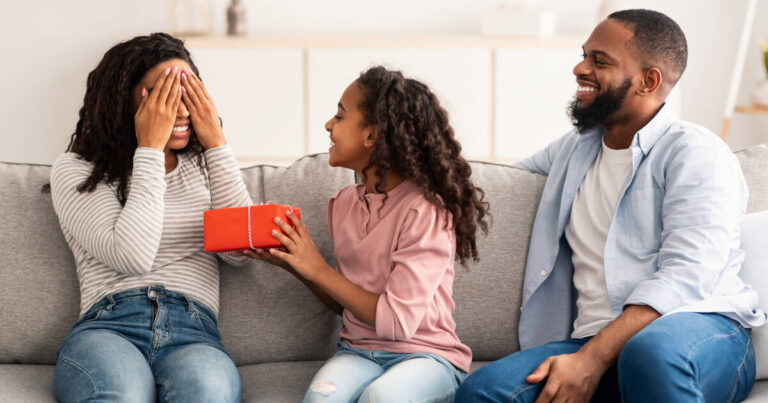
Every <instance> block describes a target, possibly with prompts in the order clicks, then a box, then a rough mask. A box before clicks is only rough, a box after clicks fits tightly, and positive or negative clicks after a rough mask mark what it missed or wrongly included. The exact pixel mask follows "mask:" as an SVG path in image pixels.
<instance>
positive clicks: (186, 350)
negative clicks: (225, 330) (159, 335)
mask: <svg viewBox="0 0 768 403" xmlns="http://www.w3.org/2000/svg"><path fill="white" fill-rule="evenodd" d="M155 381H156V382H157V385H158V395H159V396H160V397H161V398H162V397H164V396H165V397H170V396H174V397H175V398H177V399H178V400H179V401H193V400H202V401H211V402H239V401H240V399H241V386H240V374H239V373H238V371H237V367H236V366H235V364H234V362H232V359H231V358H230V357H229V355H227V354H226V353H224V352H223V351H221V350H219V349H217V348H215V347H212V346H208V345H190V346H187V347H183V348H180V349H177V350H175V351H173V352H172V353H170V354H169V355H168V356H166V357H164V358H163V359H162V361H160V362H158V363H157V365H156V366H155ZM187 398H189V399H191V400H186V399H187ZM177 399H173V400H177ZM161 400H162V399H161Z"/></svg>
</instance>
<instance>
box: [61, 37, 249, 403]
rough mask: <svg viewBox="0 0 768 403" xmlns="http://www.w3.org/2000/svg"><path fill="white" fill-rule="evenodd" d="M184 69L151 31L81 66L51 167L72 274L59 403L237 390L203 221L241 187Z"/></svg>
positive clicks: (183, 54)
mask: <svg viewBox="0 0 768 403" xmlns="http://www.w3.org/2000/svg"><path fill="white" fill-rule="evenodd" d="M196 73H197V67H195V65H194V63H193V62H192V59H191V58H190V55H189V52H188V51H187V49H185V48H184V44H183V43H182V42H181V41H180V40H178V39H176V38H173V37H171V36H170V35H167V34H152V35H149V36H140V37H136V38H133V39H131V40H129V41H127V42H123V43H120V44H118V45H116V46H115V47H113V48H112V49H110V50H109V51H108V52H107V53H106V54H105V55H104V58H103V59H102V60H101V62H100V63H99V65H98V66H97V67H96V68H95V69H94V70H93V71H92V72H91V73H90V74H89V75H88V83H87V88H86V92H85V100H84V105H83V107H82V109H80V120H79V121H78V122H77V127H76V129H75V133H74V134H73V135H72V139H71V141H70V143H69V146H68V147H67V152H66V153H64V154H62V155H61V156H60V157H59V158H58V159H57V160H56V162H55V163H54V164H53V168H52V169H51V184H50V185H51V186H50V189H51V195H52V199H53V207H54V209H55V210H56V214H57V215H58V218H59V223H60V224H61V229H62V231H63V232H64V236H65V238H66V240H67V243H68V244H69V246H70V248H71V249H72V253H73V254H74V256H75V261H76V262H77V276H78V279H79V282H80V307H81V311H80V315H81V316H80V318H79V319H78V320H77V322H76V323H75V324H74V326H73V327H72V330H71V331H70V333H69V335H68V336H67V338H66V339H65V340H64V342H63V344H62V346H61V349H60V350H59V355H58V359H57V362H56V370H55V372H54V381H53V387H54V392H55V395H56V397H57V398H58V399H59V400H60V401H62V402H80V401H105V400H120V401H131V402H134V401H135V402H153V401H155V400H157V401H183V402H189V401H211V402H235V401H240V377H239V375H238V372H237V369H236V368H235V365H234V363H233V362H232V359H231V358H230V357H229V355H228V354H227V352H226V350H225V349H224V346H222V344H221V342H220V335H219V332H218V329H217V322H216V313H217V312H218V308H219V267H218V262H217V259H216V255H214V254H209V253H206V252H204V251H203V222H202V221H203V211H205V210H209V209H211V208H222V207H231V206H240V205H247V204H250V197H249V196H248V193H247V191H246V188H245V184H244V183H243V181H242V177H241V175H240V171H239V169H238V166H237V162H236V161H235V159H234V156H233V154H232V151H231V150H230V149H229V147H228V146H227V145H226V141H225V139H224V135H223V133H222V129H221V126H220V121H219V116H218V113H217V111H216V107H215V105H214V104H213V101H212V100H211V98H210V96H209V95H208V92H207V91H206V90H205V88H204V87H203V84H202V82H201V81H200V79H199V78H197V76H196ZM222 257H223V258H224V259H226V260H228V261H229V262H230V263H233V264H237V263H239V262H243V263H244V262H245V261H247V260H248V259H247V258H245V257H241V256H234V255H222Z"/></svg>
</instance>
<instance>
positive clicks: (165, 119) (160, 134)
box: [134, 67, 182, 151]
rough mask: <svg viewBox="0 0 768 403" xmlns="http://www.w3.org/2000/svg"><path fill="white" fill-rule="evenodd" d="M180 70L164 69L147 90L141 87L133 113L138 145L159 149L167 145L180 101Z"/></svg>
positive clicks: (175, 68)
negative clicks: (138, 102) (139, 99)
mask: <svg viewBox="0 0 768 403" xmlns="http://www.w3.org/2000/svg"><path fill="white" fill-rule="evenodd" d="M180 73H181V71H179V70H178V68H177V67H174V68H173V69H171V68H167V69H165V73H164V74H161V75H160V77H158V79H157V81H155V86H154V87H153V89H152V92H151V93H148V92H147V89H146V88H142V89H141V103H140V104H139V108H138V109H137V110H136V114H135V115H134V125H135V127H136V139H137V140H138V143H139V147H151V148H156V149H158V150H161V151H162V150H163V149H165V145H166V144H168V139H170V138H171V132H172V131H173V123H174V122H175V121H176V111H177V110H178V108H179V103H180V102H181V91H182V88H181V86H180V85H181V81H180V75H181V74H180Z"/></svg>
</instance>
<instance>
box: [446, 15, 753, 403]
mask: <svg viewBox="0 0 768 403" xmlns="http://www.w3.org/2000/svg"><path fill="white" fill-rule="evenodd" d="M583 51H584V52H583V53H584V54H583V60H582V61H581V62H580V63H579V64H577V65H576V67H574V69H573V73H574V75H575V76H576V82H577V83H578V89H577V92H576V97H575V99H574V101H573V103H572V104H571V106H570V108H569V112H570V115H571V117H572V120H573V122H574V124H575V129H574V130H573V131H571V132H570V133H568V134H566V135H565V136H564V137H562V138H561V139H559V140H557V141H555V142H554V143H552V144H550V145H549V146H548V147H547V148H546V149H544V150H543V151H540V152H539V153H537V154H535V155H534V156H532V157H531V158H529V159H527V160H524V161H522V162H520V163H519V164H518V167H520V168H523V169H526V170H529V171H531V172H536V173H539V174H542V175H546V176H547V182H546V185H545V187H544V192H543V194H542V198H541V202H540V205H539V211H538V213H537V215H536V221H535V223H534V227H533V233H532V237H531V244H530V250H529V256H528V263H527V267H526V272H525V282H524V286H523V307H522V313H521V317H520V327H519V328H520V334H519V336H520V345H521V347H522V351H520V352H517V353H515V354H512V355H510V356H507V357H505V358H503V359H501V360H499V361H496V362H494V363H491V364H489V365H487V366H485V367H483V368H481V369H480V370H478V371H477V372H476V373H474V374H472V375H471V376H470V377H469V378H467V380H466V381H465V382H464V383H463V384H462V385H461V387H460V388H459V390H458V392H457V395H456V401H457V402H480V401H504V402H511V401H521V402H533V401H536V402H537V403H538V402H550V401H554V402H565V401H568V402H588V401H590V399H594V400H593V401H620V399H621V400H623V401H626V402H637V401H643V402H645V401H647V402H687V401H722V402H725V401H739V400H742V399H744V398H745V397H746V396H747V395H748V394H749V391H750V390H751V388H752V384H753V382H754V378H755V358H754V351H753V349H752V343H751V339H750V336H749V332H748V331H747V330H746V328H749V327H755V326H760V325H762V324H764V323H765V322H766V319H767V315H766V313H765V312H762V311H760V310H759V309H758V308H757V293H756V292H755V291H754V290H752V289H751V288H750V287H749V286H748V285H746V284H744V283H743V282H742V281H741V280H740V279H739V277H738V272H739V269H740V267H741V262H742V260H743V252H742V251H741V250H739V229H738V222H739V217H740V216H741V214H742V213H743V212H744V210H745V208H746V203H747V188H746V184H745V181H744V178H743V176H742V173H741V170H740V167H739V164H738V162H737V161H736V159H735V157H734V156H733V155H732V153H731V152H730V150H729V149H728V148H727V146H726V145H725V144H724V143H723V142H722V141H720V139H718V138H717V137H716V136H715V135H714V134H712V133H711V132H710V131H708V130H707V129H705V128H702V127H700V126H696V125H693V124H691V123H687V122H684V121H681V120H678V119H675V118H674V117H673V116H672V114H671V111H670V110H669V108H668V107H667V106H665V104H664V100H665V98H666V97H667V95H668V94H669V92H670V91H671V90H672V87H673V86H674V85H675V83H677V81H678V80H679V79H680V77H681V75H682V73H683V71H684V70H685V66H686V61H687V55H688V51H687V44H686V40H685V35H684V34H683V32H682V31H681V29H680V27H679V26H678V25H677V24H676V23H675V22H674V21H672V20H671V19H670V18H669V17H667V16H665V15H664V14H661V13H658V12H655V11H649V10H626V11H620V12H616V13H614V14H612V15H610V16H609V17H608V18H607V19H606V20H605V21H603V22H601V23H600V24H599V25H598V26H597V27H596V28H595V30H594V31H593V32H592V35H591V36H590V37H589V39H588V40H587V41H586V42H585V43H584V46H583ZM702 85H706V84H702ZM619 393H620V394H621V397H619Z"/></svg>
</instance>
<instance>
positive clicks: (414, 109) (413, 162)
mask: <svg viewBox="0 0 768 403" xmlns="http://www.w3.org/2000/svg"><path fill="white" fill-rule="evenodd" d="M357 83H358V85H359V86H360V88H361V90H362V92H363V99H362V101H361V102H360V105H358V107H359V108H360V111H361V112H362V115H363V126H372V127H373V128H374V133H375V134H376V139H375V145H374V148H373V152H372V153H371V157H370V162H369V163H368V165H367V166H366V167H365V169H363V173H364V174H365V175H364V176H366V177H368V175H367V174H366V171H368V170H369V169H373V170H374V174H375V175H376V176H377V178H378V182H376V184H375V186H374V187H375V189H376V191H377V192H382V191H383V189H384V188H385V186H386V184H387V182H386V176H385V173H386V172H387V171H394V172H397V173H398V174H400V175H402V176H403V177H404V178H405V179H409V180H411V181H413V182H414V183H416V184H417V185H418V186H419V187H421V188H422V189H423V190H424V193H425V196H426V198H427V200H429V201H430V202H432V203H433V204H435V205H437V206H439V207H441V208H444V209H445V210H447V211H448V212H450V213H451V215H452V216H453V222H452V224H453V225H452V227H453V230H454V232H455V234H456V255H457V256H458V257H459V259H460V261H461V264H462V265H464V266H466V264H467V260H468V259H469V258H472V260H474V261H478V260H479V259H478V254H477V242H476V238H475V233H476V231H477V227H478V226H479V227H480V228H481V229H482V230H483V232H484V233H487V232H488V223H487V222H486V215H488V216H490V214H489V213H488V210H489V205H488V202H485V201H483V198H484V196H485V193H484V192H483V190H482V189H480V188H478V187H476V186H475V185H474V184H473V183H472V180H471V179H470V176H471V174H472V168H470V166H469V163H468V162H467V161H466V160H465V159H464V157H462V156H461V145H460V144H459V142H458V141H456V139H455V137H454V134H453V128H452V127H451V125H450V124H449V123H448V113H447V112H446V111H445V109H443V107H441V106H440V102H439V101H438V100H437V97H436V96H435V94H433V93H432V91H430V90H429V88H428V87H427V86H426V85H424V84H423V83H421V82H419V81H416V80H413V79H409V78H405V77H403V75H402V73H400V72H399V71H391V70H387V69H386V68H384V67H381V66H377V67H373V68H371V69H369V70H368V71H365V72H363V73H362V74H361V75H360V78H358V80H357ZM385 200H386V196H385Z"/></svg>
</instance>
